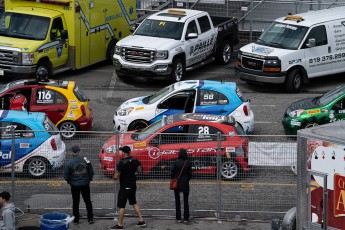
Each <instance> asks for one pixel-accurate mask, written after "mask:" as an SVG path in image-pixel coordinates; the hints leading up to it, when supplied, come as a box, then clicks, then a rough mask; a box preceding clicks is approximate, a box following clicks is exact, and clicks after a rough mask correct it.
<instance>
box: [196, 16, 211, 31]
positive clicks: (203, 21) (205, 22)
mask: <svg viewBox="0 0 345 230" xmlns="http://www.w3.org/2000/svg"><path fill="white" fill-rule="evenodd" d="M198 22H199V25H200V30H201V33H204V32H207V31H209V30H210V29H211V24H210V20H209V19H208V17H207V16H206V15H205V16H202V17H200V18H198Z"/></svg>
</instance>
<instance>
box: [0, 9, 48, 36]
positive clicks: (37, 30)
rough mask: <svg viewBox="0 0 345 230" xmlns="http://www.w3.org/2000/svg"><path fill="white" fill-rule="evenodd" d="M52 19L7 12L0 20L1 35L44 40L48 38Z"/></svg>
mask: <svg viewBox="0 0 345 230" xmlns="http://www.w3.org/2000/svg"><path fill="white" fill-rule="evenodd" d="M49 23H50V19H49V18H47V17H40V16H34V15H29V14H19V13H11V12H5V13H4V14H3V15H2V17H1V19H0V35H1V36H5V37H14V38H24V39H29V40H44V39H45V38H46V36H47V31H48V28H49Z"/></svg>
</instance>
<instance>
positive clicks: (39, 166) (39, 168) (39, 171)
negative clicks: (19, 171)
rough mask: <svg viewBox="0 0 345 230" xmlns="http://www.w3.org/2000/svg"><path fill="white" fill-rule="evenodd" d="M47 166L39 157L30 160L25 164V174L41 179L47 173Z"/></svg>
mask: <svg viewBox="0 0 345 230" xmlns="http://www.w3.org/2000/svg"><path fill="white" fill-rule="evenodd" d="M48 168H49V165H48V164H47V161H46V160H45V159H43V158H41V157H33V158H30V159H29V160H28V162H27V166H26V169H27V172H28V173H29V174H30V176H32V177H42V176H43V175H44V174H46V173H47V171H48Z"/></svg>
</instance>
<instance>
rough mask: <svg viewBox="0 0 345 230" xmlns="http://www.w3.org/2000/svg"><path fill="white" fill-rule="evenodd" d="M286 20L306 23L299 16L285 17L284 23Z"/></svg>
mask: <svg viewBox="0 0 345 230" xmlns="http://www.w3.org/2000/svg"><path fill="white" fill-rule="evenodd" d="M285 20H292V21H297V22H300V21H304V19H303V18H302V17H301V16H298V15H287V16H286V17H285V19H284V21H285Z"/></svg>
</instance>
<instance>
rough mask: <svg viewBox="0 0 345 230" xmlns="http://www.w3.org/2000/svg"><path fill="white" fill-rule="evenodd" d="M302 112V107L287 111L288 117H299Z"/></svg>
mask: <svg viewBox="0 0 345 230" xmlns="http://www.w3.org/2000/svg"><path fill="white" fill-rule="evenodd" d="M303 112H304V109H299V110H294V111H292V112H290V113H289V116H290V117H300V116H301V114H302V113H303Z"/></svg>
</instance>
